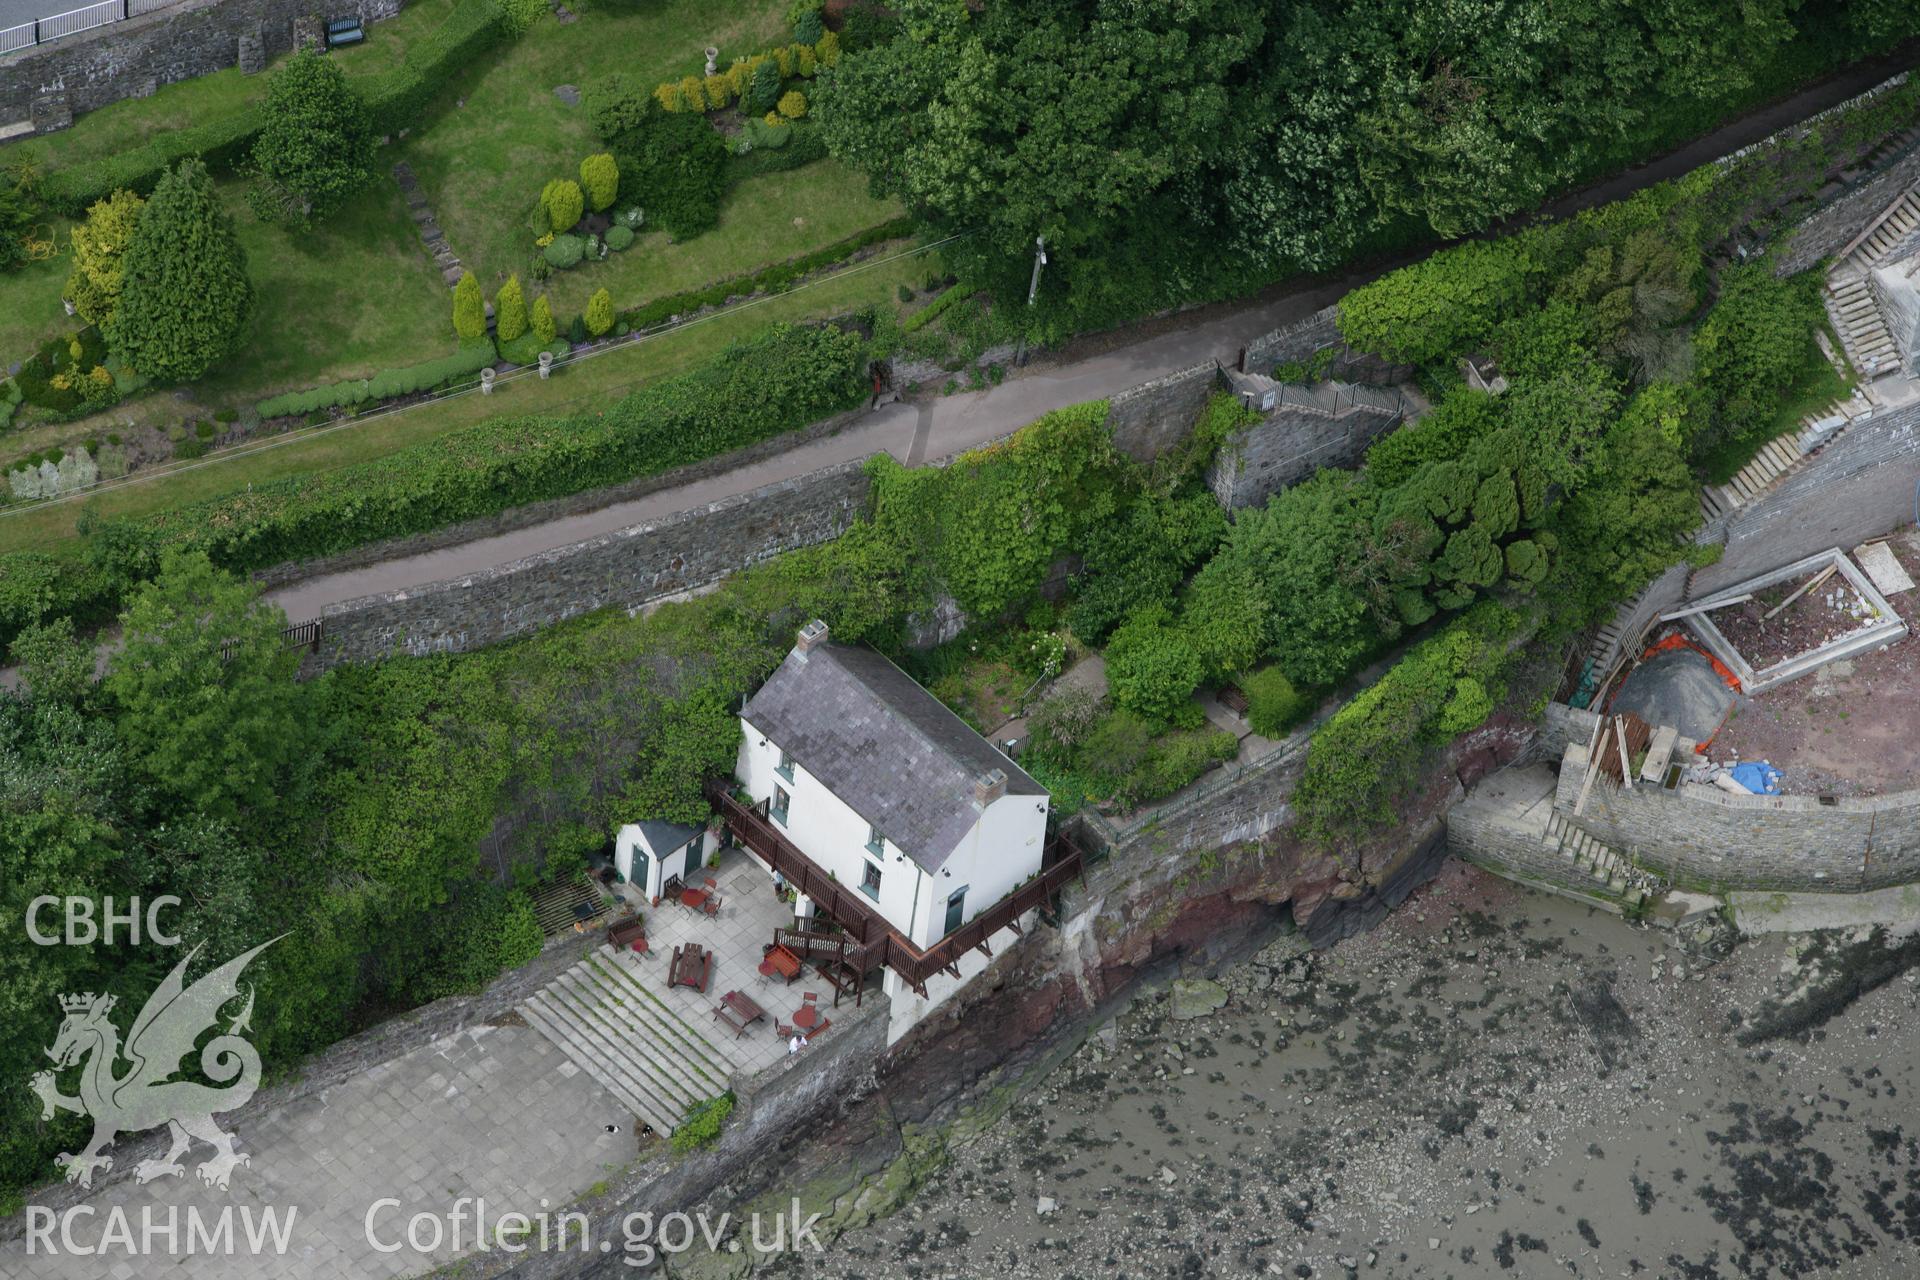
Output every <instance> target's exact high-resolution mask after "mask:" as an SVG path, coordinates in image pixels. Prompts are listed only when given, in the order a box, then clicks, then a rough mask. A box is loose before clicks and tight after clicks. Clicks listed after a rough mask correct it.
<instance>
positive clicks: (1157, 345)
mask: <svg viewBox="0 0 1920 1280" xmlns="http://www.w3.org/2000/svg"><path fill="white" fill-rule="evenodd" d="M12 2H14V0H0V4H5V3H12ZM1916 63H1920V43H1917V44H1911V45H1909V46H1907V47H1906V48H1904V49H1902V50H1901V51H1900V52H1899V53H1898V54H1896V55H1893V56H1889V57H1885V58H1876V59H1873V60H1871V61H1868V62H1864V63H1861V64H1859V65H1857V66H1854V67H1851V68H1849V69H1848V70H1846V71H1845V72H1842V73H1840V74H1838V75H1835V76H1833V77H1831V78H1829V79H1827V80H1825V81H1822V82H1821V83H1819V84H1817V85H1814V86H1812V87H1810V88H1808V89H1805V90H1802V91H1801V92H1799V93H1796V94H1794V95H1793V96H1792V97H1789V98H1786V99H1783V100H1781V101H1780V102H1777V103H1774V104H1772V105H1771V106H1767V107H1763V108H1760V109H1758V110H1756V111H1754V112H1752V113H1750V114H1748V115H1746V116H1744V117H1742V118H1741V119H1739V120H1737V121H1734V122H1732V123H1730V124H1727V125H1724V126H1722V127H1721V128H1719V129H1717V130H1715V131H1714V132H1712V133H1710V134H1707V135H1705V136H1703V137H1700V138H1697V139H1695V140H1694V141H1692V142H1690V143H1688V144H1686V145H1685V146H1683V147H1680V148H1679V149H1677V150H1675V151H1672V152H1669V153H1668V154H1666V155H1664V156H1661V157H1659V158H1658V159H1655V160H1652V161H1649V162H1648V163H1646V164H1642V165H1638V166H1635V167H1634V168H1631V169H1628V170H1626V171H1625V172H1623V173H1620V174H1617V175H1615V176H1614V177H1612V178H1609V179H1607V180H1605V181H1603V182H1599V183H1596V184H1594V185H1593V186H1590V187H1587V188H1585V189H1583V190H1581V191H1577V192H1574V193H1572V194H1570V195H1567V196H1564V197H1562V198H1560V199H1558V200H1555V201H1553V202H1551V203H1550V204H1548V205H1547V206H1545V208H1543V209H1542V210H1540V211H1539V215H1537V216H1548V217H1556V216H1562V215H1565V214H1568V213H1572V212H1574V211H1576V210H1579V209H1583V208H1589V207H1591V206H1594V205H1598V204H1604V203H1607V202H1608V201H1612V200H1617V199H1620V198H1621V197H1623V196H1626V195H1629V194H1631V193H1632V192H1634V191H1637V190H1639V189H1641V188H1643V187H1646V186H1650V185H1652V184H1653V183H1655V182H1660V181H1663V180H1665V179H1667V178H1672V177H1675V176H1677V175H1679V174H1682V173H1685V172H1687V171H1688V170H1690V169H1693V168H1696V167H1697V166H1699V165H1701V164H1704V163H1706V162H1707V161H1709V160H1712V159H1714V158H1716V157H1718V156H1722V155H1726V154H1727V153H1729V152H1731V151H1735V150H1738V149H1739V148H1741V147H1744V146H1747V145H1749V144H1751V143H1754V142H1757V141H1759V140H1760V139H1762V138H1764V137H1766V136H1768V135H1769V134H1772V133H1774V132H1776V131H1778V130H1779V129H1782V128H1784V127H1786V126H1787V125H1790V124H1792V123H1794V122H1796V121H1798V120H1801V119H1803V118H1805V117H1807V116H1810V115H1813V114H1816V113H1817V112H1820V111H1823V110H1825V109H1827V108H1828V107H1831V106H1834V105H1835V104H1837V103H1840V102H1843V101H1845V100H1846V99H1848V98H1850V97H1852V96H1854V95H1855V94H1858V93H1860V92H1862V91H1863V90H1865V89H1868V88H1870V87H1872V86H1873V85H1875V84H1878V83H1879V82H1880V81H1882V80H1884V79H1886V78H1887V77H1888V76H1890V75H1892V74H1893V73H1894V72H1896V71H1898V70H1901V69H1903V68H1907V67H1911V66H1913V65H1915V64H1916ZM1496 230H1497V229H1496ZM1489 234H1494V233H1489ZM1420 256H1423V254H1408V255H1405V256H1404V257H1402V258H1399V259H1395V260H1392V261H1387V262H1382V263H1377V264H1373V265H1371V266H1369V267H1367V268H1364V269H1360V270H1356V271H1352V272H1348V273H1346V274H1344V275H1341V276H1339V277H1337V278H1332V279H1322V280H1315V281H1304V282H1303V281H1298V280H1296V281H1289V282H1284V283H1282V284H1280V285H1278V286H1275V288H1273V289H1271V290H1268V291H1267V292H1266V293H1263V294H1261V295H1258V296H1256V297H1254V298H1252V299H1247V300H1243V301H1241V302H1237V303H1229V304H1220V305H1215V306H1210V307H1204V308H1199V309H1196V310H1193V311H1188V312H1183V313H1180V314H1178V315H1174V316H1168V317H1163V318H1161V319H1160V320H1158V321H1153V322H1149V323H1147V324H1144V325H1140V326H1134V327H1132V328H1129V329H1125V330H1120V331H1117V332H1115V333H1111V334H1101V335H1095V336H1093V337H1091V338H1088V339H1085V340H1080V341H1076V342H1075V343H1073V344H1071V345H1070V346H1069V347H1068V348H1067V349H1066V350H1064V351H1062V352H1060V353H1058V354H1057V355H1056V356H1054V357H1052V358H1049V359H1048V360H1046V361H1044V362H1043V363H1038V364H1036V365H1035V367H1033V368H1032V369H1030V370H1029V371H1027V372H1026V373H1024V374H1023V375H1022V376H1019V377H1016V378H1012V379H1010V380H1008V381H1007V382H1004V383H1002V384H1001V385H999V386H997V387H991V388H988V389H986V390H983V391H974V392H964V393H958V394H955V395H952V396H946V397H942V398H939V399H934V400H931V401H926V402H923V403H920V404H917V405H916V404H907V403H901V404H893V405H887V406H883V407H882V408H880V409H879V410H877V411H875V412H874V413H872V414H871V415H870V416H869V417H868V418H867V419H865V420H864V421H862V422H860V423H858V424H856V425H854V426H852V427H849V428H847V429H845V430H842V431H841V432H840V433H839V434H837V435H834V436H831V437H828V438H826V439H824V440H816V441H812V442H810V443H807V444H804V445H801V446H799V447H797V448H794V449H792V450H790V451H788V452H786V453H782V454H778V455H775V456H773V457H771V458H766V459H763V460H761V461H758V462H754V463H751V464H749V465H746V466H742V467H740V468H738V469H736V470H733V471H729V472H727V473H725V474H724V475H721V476H718V477H714V478H711V479H707V480H702V481H698V482H695V483H692V484H687V485H683V486H678V487H676V488H671V489H666V490H662V491H660V492H657V493H654V494H651V495H649V496H647V497H644V498H638V499H634V500H631V501H627V502H619V503H615V504H613V505H611V506H607V507H603V508H601V509H599V510H596V511H591V512H587V513H584V514H580V515H573V516H567V517H563V518H559V519H555V520H551V521H548V522H546V523H543V524H538V525H533V526H530V527H528V528H524V529H518V530H514V531H512V532H510V533H505V534H500V535H497V536H494V537H488V538H481V539H477V540H475V541H473V542H468V543H463V544H461V545H460V546H457V547H449V548H445V549H442V550H439V551H431V552H425V553H422V554H418V555H409V556H402V557H397V558H395V559H392V560H385V561H381V562H379V563H377V564H373V565H369V566H366V567H364V568H359V569H352V570H346V571H342V572H339V573H332V574H326V575H323V576H320V577H315V578H309V579H306V580H304V581H301V582H297V583H292V584H289V585H287V586H284V587H281V588H279V589H276V590H274V591H272V592H270V593H269V595H270V598H271V599H273V600H274V601H275V602H276V603H278V604H279V605H280V606H281V607H282V608H283V609H285V610H286V613H287V617H288V619H289V620H290V621H292V622H301V621H304V620H306V619H309V618H313V617H317V616H318V615H319V614H320V613H321V612H322V611H323V610H325V609H326V607H327V606H329V605H332V604H338V603H341V602H343V601H347V600H353V599H357V598H358V597H361V596H365V595H373V594H377V593H382V592H388V591H401V590H411V589H414V588H418V587H422V586H425V585H427V584H429V583H434V582H439V581H443V580H446V579H449V578H457V577H460V576H462V575H465V574H469V573H473V572H476V571H479V570H482V569H487V568H490V567H493V566H495V565H500V564H506V563H509V562H511V561H513V560H517V559H520V558H521V557H524V556H529V555H534V554H536V553H539V552H542V551H547V550H551V549H552V548H555V547H560V546H565V545H567V544H568V543H572V542H578V541H580V540H582V539H585V538H591V537H596V536H598V535H600V534H604V533H609V532H612V531H613V530H616V529H622V528H625V527H627V526H629V525H633V524H638V523H641V522H644V521H648V520H653V519H657V518H659V517H661V516H665V515H670V514H672V513H674V512H677V511H684V510H687V509H689V508H692V507H696V506H701V505H704V504H706V503H709V502H713V501H716V500H718V499H721V498H726V497H731V496H733V495H736V494H740V493H745V492H748V491H749V490H752V489H755V488H758V487H760V486H762V485H765V484H770V483H773V482H775V481H777V480H782V479H787V478H790V477H793V476H797V475H803V474H805V473H806V472H809V471H812V470H815V469H817V468H820V467H826V466H831V465H834V464H835V463H840V462H848V461H852V460H854V459H857V458H863V457H867V456H870V455H872V454H874V453H877V452H880V451H883V450H884V451H885V452H887V453H890V454H892V455H893V456H894V457H896V458H898V459H900V460H901V461H902V462H904V463H908V464H909V465H917V464H920V463H924V462H927V461H932V460H938V459H941V458H946V457H950V456H952V455H954V454H956V453H961V452H964V451H965V450H967V449H970V448H973V447H975V446H977V445H980V444H983V443H985V442H987V441H989V440H993V439H997V438H998V437H1000V436H1004V435H1006V434H1007V433H1009V432H1011V431H1013V430H1015V429H1016V428H1018V427H1020V426H1022V425H1024V424H1025V423H1028V422H1031V421H1032V420H1033V419H1035V418H1037V417H1039V416H1040V415H1042V414H1044V413H1046V412H1048V411H1050V410H1053V409H1058V408H1062V407H1064V406H1067V405H1072V404H1079V403H1081V402H1083V401H1087V400H1094V399H1098V398H1099V397H1101V396H1106V395H1112V394H1114V393H1116V392H1119V391H1122V390H1125V389H1126V388H1128V387H1132V386H1135V385H1137V384H1139V383H1142V382H1146V381H1149V380H1151V379H1153V378H1158V377H1162V376H1164V375H1166V374H1169V373H1172V372H1175V371H1176V370H1179V369H1184V368H1187V367H1189V366H1191V365H1193V364H1196V363H1198V362H1200V361H1203V360H1208V359H1217V360H1220V361H1221V362H1222V363H1231V362H1232V361H1233V360H1234V359H1235V358H1236V356H1237V354H1238V352H1239V349H1240V346H1241V345H1242V344H1243V343H1244V342H1246V341H1247V340H1248V339H1250V338H1253V337H1256V336H1258V335H1260V334H1262V333H1265V332H1267V331H1268V330H1271V329H1274V328H1277V327H1279V326H1281V325H1284V324H1289V323H1292V322H1294V321H1297V320H1300V319H1303V318H1305V317H1307V316H1309V315H1311V314H1313V313H1314V312H1315V311H1317V310H1319V309H1320V308H1322V307H1325V306H1327V305H1329V304H1331V303H1332V302H1334V301H1335V300H1336V299H1338V298H1339V297H1340V296H1341V295H1342V294H1344V293H1346V292H1347V291H1348V290H1350V289H1352V288H1354V287H1355V286H1356V285H1359V284H1363V283H1365V282H1366V281H1368V280H1371V279H1374V278H1375V277H1377V276H1379V275H1381V274H1383V273H1385V272H1387V271H1390V270H1393V269H1394V268H1396V267H1399V266H1401V265H1404V264H1405V263H1406V262H1409V261H1415V260H1417V259H1418V258H1419V257H1420Z"/></svg>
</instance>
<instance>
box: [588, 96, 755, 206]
mask: <svg viewBox="0 0 1920 1280" xmlns="http://www.w3.org/2000/svg"><path fill="white" fill-rule="evenodd" d="M587 110H588V112H589V115H590V118H591V119H592V121H593V127H594V131H595V132H596V133H598V134H599V135H600V138H601V140H602V141H603V142H605V143H606V144H607V147H608V150H610V151H611V152H612V153H613V156H614V159H615V161H616V162H617V165H618V168H619V172H620V181H621V183H622V185H623V186H624V187H625V189H626V190H627V191H629V192H631V193H634V195H633V198H636V199H640V200H642V201H644V202H645V205H646V210H647V217H648V218H649V219H651V220H652V221H653V222H654V223H657V224H658V225H660V226H662V227H665V228H666V230H667V233H668V234H669V235H671V236H673V237H674V239H676V240H685V239H688V238H690V237H692V236H697V235H699V234H700V233H701V232H702V231H705V230H707V229H709V228H710V227H712V226H713V225H714V223H715V222H717V221H718V220H719V217H720V197H721V196H722V195H723V194H724V193H725V191H726V188H727V182H728V171H727V145H726V142H725V141H724V140H722V138H721V136H720V134H719V132H718V131H717V130H716V129H714V127H713V126H712V125H710V124H708V123H707V120H706V117H704V116H702V115H698V114H695V113H693V112H685V111H667V110H665V109H664V108H662V107H661V105H660V104H659V103H658V102H657V101H655V99H654V97H653V94H652V91H651V89H649V88H646V87H643V86H641V85H640V84H638V83H637V82H634V81H631V80H629V79H627V78H626V77H624V76H617V75H616V76H611V77H609V78H607V79H606V80H603V81H602V82H601V83H599V84H597V85H595V86H594V89H593V93H592V96H591V97H590V98H589V100H588V103H587Z"/></svg>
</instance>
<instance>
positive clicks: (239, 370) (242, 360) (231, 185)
mask: <svg viewBox="0 0 1920 1280" xmlns="http://www.w3.org/2000/svg"><path fill="white" fill-rule="evenodd" d="M391 163H392V157H390V156H388V155H386V154H385V153H382V155H381V157H380V166H379V169H378V170H377V172H376V174H375V177H374V180H373V182H372V184H371V185H370V186H369V187H368V188H367V189H366V190H365V191H363V192H361V193H360V194H359V195H358V196H356V197H355V198H354V200H353V202H352V203H351V204H349V205H348V206H347V207H346V208H344V209H342V210H341V211H340V212H339V213H338V214H336V215H335V216H334V217H333V218H332V219H330V220H329V221H328V222H327V223H326V224H325V225H324V226H321V227H319V228H317V229H315V230H314V231H311V232H297V231H288V230H285V229H283V228H281V227H277V226H273V225H271V224H268V223H263V222H261V221H260V220H259V219H257V218H255V217H254V216H253V213H252V211H251V210H250V209H248V208H247V201H246V187H245V185H244V184H242V183H240V182H238V181H228V182H223V183H222V184H221V197H222V199H223V200H224V201H225V203H226V205H227V208H228V209H229V210H230V211H231V212H232V214H233V220H234V226H235V227H236V228H237V229H238V231H239V233H240V242H241V244H242V245H243V246H245V248H246V251H247V271H248V274H249V275H251V276H252V277H253V286H254V290H255V292H256V295H257V297H258V303H257V305H256V306H255V308H254V316H253V322H252V325H251V328H250V331H249V333H248V335H247V337H246V338H245V339H243V341H242V346H241V349H240V352H239V354H238V355H237V356H236V357H235V358H234V361H233V363H231V364H229V365H228V366H226V367H225V368H223V369H221V370H219V371H218V372H216V373H214V374H212V375H211V376H209V377H207V378H205V379H203V380H202V381H201V382H199V383H197V384H195V386H194V387H192V388H191V390H192V393H193V394H194V396H195V397H196V398H197V399H200V400H202V401H205V402H207V403H209V404H212V405H215V406H217V407H228V406H230V407H234V408H241V407H245V406H250V405H252V404H254V403H256V402H257V401H259V400H261V399H263V398H264V397H266V396H269V395H273V394H276V393H278V392H281V391H288V390H294V389H298V388H301V387H310V386H313V385H314V384H316V383H320V382H335V381H338V380H340V379H342V378H362V377H367V376H368V375H370V374H373V373H375V372H377V371H379V370H381V369H388V368H393V367H395V366H397V365H408V364H418V363H420V362H421V361H423V360H432V359H434V358H436V357H438V356H443V355H447V354H449V353H451V352H452V351H453V349H454V346H455V343H454V334H453V300H452V293H451V291H450V290H449V289H448V288H447V287H446V285H445V284H444V283H443V282H442V281H441V279H440V272H439V271H438V270H437V269H435V267H434V265H433V259H432V258H430V257H428V256H427V252H426V248H425V246H423V245H422V244H421V242H420V233H419V231H418V230H417V229H416V228H415V227H414V224H413V219H412V218H410V217H408V216H407V202H406V200H405V199H404V198H403V197H402V196H401V194H400V188H399V186H398V185H397V184H396V183H395V182H394V180H393V175H392V174H391V173H389V172H388V168H389V166H390V165H391Z"/></svg>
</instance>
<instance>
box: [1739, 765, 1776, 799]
mask: <svg viewBox="0 0 1920 1280" xmlns="http://www.w3.org/2000/svg"><path fill="white" fill-rule="evenodd" d="M1727 772H1728V773H1731V774H1732V775H1733V780H1734V781H1735V782H1737V783H1739V784H1740V785H1741V786H1743V787H1745V788H1746V789H1747V790H1749V791H1751V792H1753V794H1755V795H1757V796H1772V795H1778V794H1779V793H1780V771H1779V770H1778V769H1776V768H1774V767H1773V766H1772V765H1770V764H1768V763H1767V762H1766V761H1765V760H1749V761H1747V762H1746V763H1745V764H1737V765H1735V766H1733V768H1731V769H1729V770H1727Z"/></svg>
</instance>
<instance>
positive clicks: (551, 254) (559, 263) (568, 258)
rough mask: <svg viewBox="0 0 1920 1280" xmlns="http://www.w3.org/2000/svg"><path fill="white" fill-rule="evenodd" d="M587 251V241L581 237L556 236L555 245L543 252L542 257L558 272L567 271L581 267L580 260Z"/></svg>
mask: <svg viewBox="0 0 1920 1280" xmlns="http://www.w3.org/2000/svg"><path fill="white" fill-rule="evenodd" d="M586 251H587V244H586V241H584V240H582V239H581V238H580V237H579V236H555V237H554V238H553V243H551V244H549V245H548V246H547V247H546V248H545V249H543V250H541V256H542V257H544V258H546V260H547V265H548V266H550V267H552V268H554V269H555V270H556V271H566V270H568V269H570V268H572V267H576V266H578V265H580V259H581V257H582V256H584V255H585V253H586Z"/></svg>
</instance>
